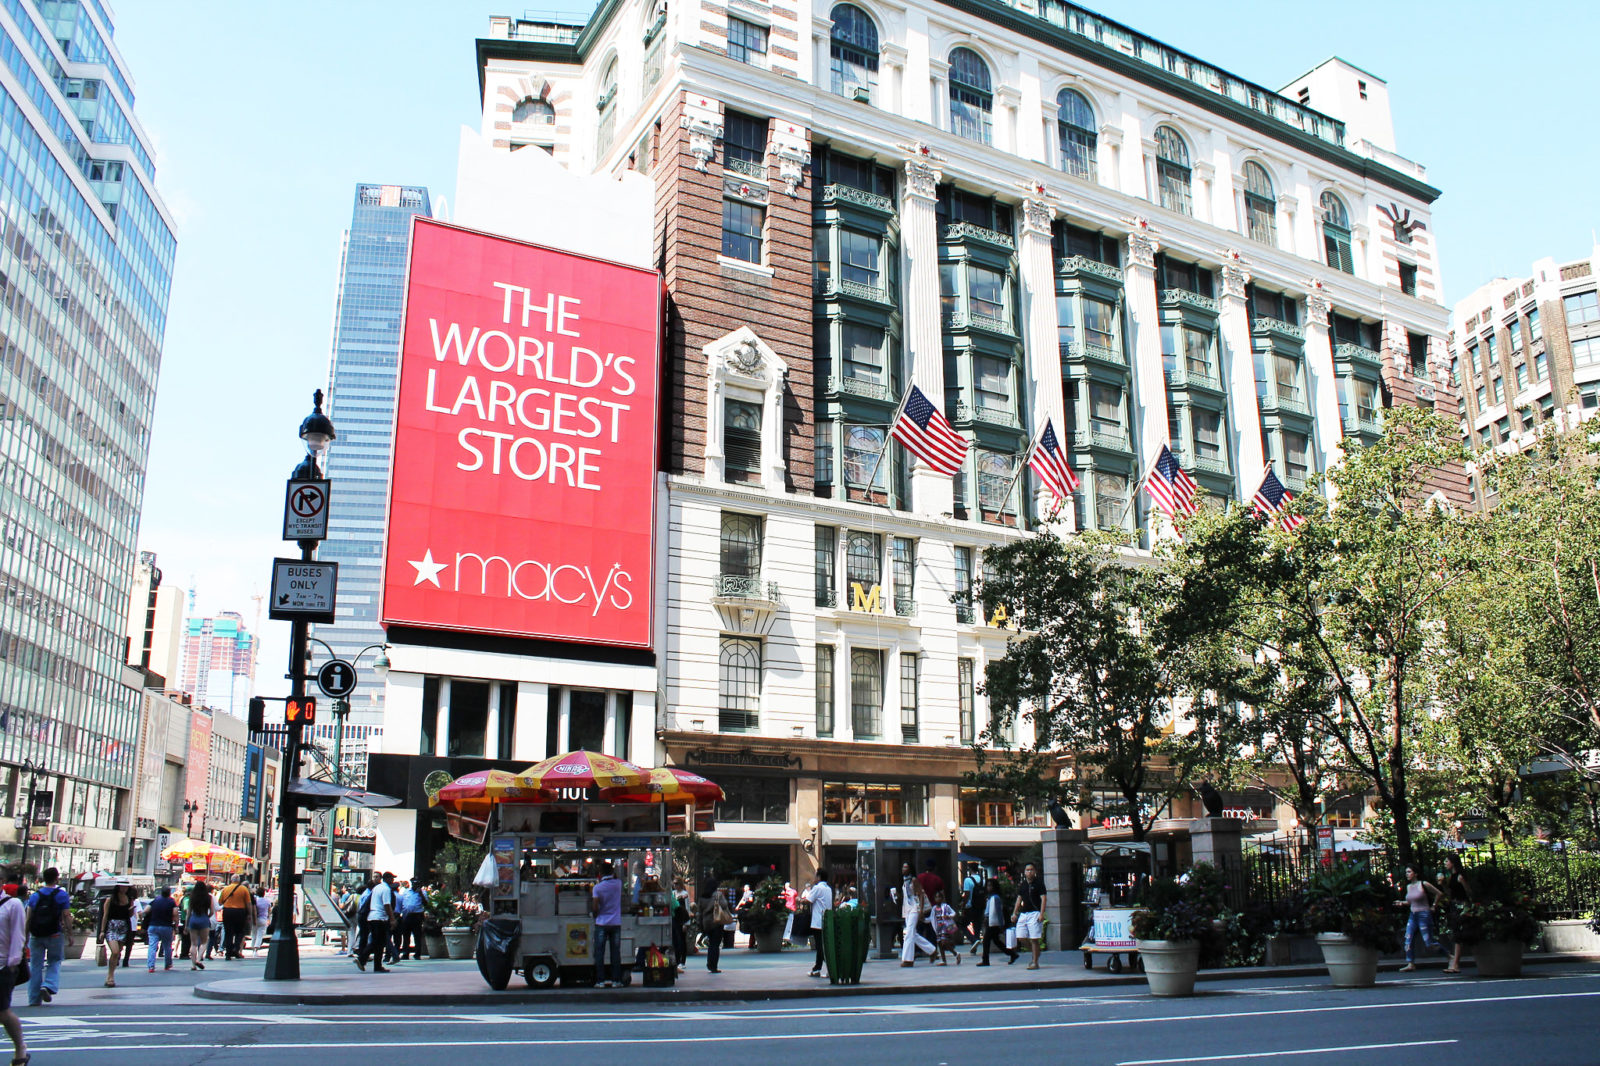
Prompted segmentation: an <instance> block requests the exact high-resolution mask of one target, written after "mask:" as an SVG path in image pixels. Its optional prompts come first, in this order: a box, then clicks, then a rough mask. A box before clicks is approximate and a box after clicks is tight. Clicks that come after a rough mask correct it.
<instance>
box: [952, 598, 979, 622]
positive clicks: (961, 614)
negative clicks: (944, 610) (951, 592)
mask: <svg viewBox="0 0 1600 1066" xmlns="http://www.w3.org/2000/svg"><path fill="white" fill-rule="evenodd" d="M977 617H978V613H977V611H976V610H975V609H974V608H973V606H972V604H970V603H958V604H956V621H957V622H960V623H961V624H962V625H964V626H970V625H971V624H972V622H973V620H974V619H975V618H977Z"/></svg>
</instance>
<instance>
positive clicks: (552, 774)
mask: <svg viewBox="0 0 1600 1066" xmlns="http://www.w3.org/2000/svg"><path fill="white" fill-rule="evenodd" d="M649 780H650V771H648V770H641V769H640V768H639V767H637V766H635V765H633V763H631V762H626V761H624V760H622V759H618V758H615V757H613V756H610V755H601V754H600V753H599V752H595V751H569V752H567V754H565V755H557V756H556V757H555V758H553V759H546V760H544V762H538V763H534V764H533V765H532V766H530V767H528V768H527V769H526V770H523V771H522V772H521V773H519V774H517V775H516V783H517V786H518V787H519V788H527V789H536V790H542V791H544V792H554V791H556V790H557V789H562V788H600V789H639V788H643V787H644V786H645V785H646V784H648V783H649Z"/></svg>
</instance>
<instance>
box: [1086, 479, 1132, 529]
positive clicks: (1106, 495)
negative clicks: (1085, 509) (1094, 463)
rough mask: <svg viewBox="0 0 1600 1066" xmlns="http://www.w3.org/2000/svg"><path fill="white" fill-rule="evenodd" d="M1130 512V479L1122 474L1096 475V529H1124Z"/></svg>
mask: <svg viewBox="0 0 1600 1066" xmlns="http://www.w3.org/2000/svg"><path fill="white" fill-rule="evenodd" d="M1127 513H1128V479H1127V478H1126V477H1124V476H1123V475H1121V474H1102V473H1099V472H1096V473H1095V475H1094V520H1095V528H1096V529H1124V528H1126V525H1125V520H1126V516H1127Z"/></svg>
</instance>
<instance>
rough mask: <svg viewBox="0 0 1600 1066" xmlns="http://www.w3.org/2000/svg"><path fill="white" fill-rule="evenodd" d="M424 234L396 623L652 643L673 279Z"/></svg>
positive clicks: (442, 229) (493, 240) (390, 596)
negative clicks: (659, 405) (667, 296)
mask: <svg viewBox="0 0 1600 1066" xmlns="http://www.w3.org/2000/svg"><path fill="white" fill-rule="evenodd" d="M414 226H415V228H414V229H413V231H412V237H411V267H410V276H409V278H408V281H407V291H406V320H405V331H404V336H403V340H402V342H401V350H400V387H399V394H398V396H397V399H396V410H395V434H394V467H393V472H392V474H391V475H390V488H389V531H388V539H387V542H386V544H385V548H384V574H383V622H384V624H385V625H414V626H422V627H426V628H433V629H450V630H465V631H472V632H481V633H495V634H506V635H511V636H522V637H547V638H552V639H555V640H565V641H578V642H583V643H597V644H614V645H624V646H631V647H649V646H650V621H651V594H652V582H651V566H652V561H653V558H654V555H653V551H652V545H653V534H654V530H655V469H656V460H655V449H656V400H657V380H656V378H657V375H656V371H657V365H658V363H657V354H656V353H657V351H658V346H659V343H660V335H659V324H660V321H661V315H660V303H659V301H660V291H661V289H660V280H659V276H658V275H657V274H656V273H654V272H653V271H649V270H641V269H639V268H637V267H629V266H622V265H619V264H616V263H607V262H602V261H600V260H597V259H590V258H586V257H584V256H580V255H573V254H571V253H569V252H560V251H555V250H553V249H549V248H540V247H537V246H535V245H530V244H523V243H521V242H519V241H514V240H510V239H508V238H504V237H496V236H492V235H490V234H485V233H478V232H474V231H472V230H464V229H460V228H457V227H454V226H449V225H446V224H444V223H440V222H435V221H433V220H431V219H426V218H418V219H417V220H416V222H415V223H414Z"/></svg>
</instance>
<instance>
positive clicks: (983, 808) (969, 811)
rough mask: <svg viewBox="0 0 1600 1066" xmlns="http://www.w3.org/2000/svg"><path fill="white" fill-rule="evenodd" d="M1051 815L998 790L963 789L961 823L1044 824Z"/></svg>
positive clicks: (998, 826) (979, 824)
mask: <svg viewBox="0 0 1600 1066" xmlns="http://www.w3.org/2000/svg"><path fill="white" fill-rule="evenodd" d="M1048 821H1049V816H1048V815H1047V814H1046V813H1045V812H1044V811H1043V810H1042V809H1041V810H1034V809H1032V808H1030V807H1029V806H1028V805H1027V804H1025V803H1023V802H1022V801H1020V800H1018V799H1016V798H1015V797H1008V796H1002V795H1000V794H999V793H997V792H984V791H982V790H980V789H976V788H967V787H965V786H963V787H962V789H961V824H962V825H975V826H993V827H996V828H1000V827H1012V826H1031V825H1037V826H1043V825H1046V824H1048Z"/></svg>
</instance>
